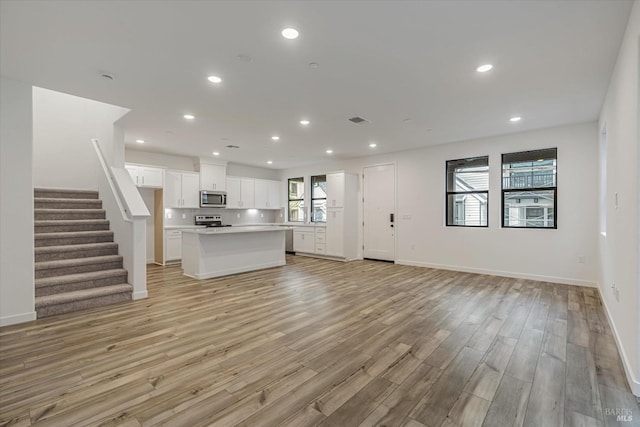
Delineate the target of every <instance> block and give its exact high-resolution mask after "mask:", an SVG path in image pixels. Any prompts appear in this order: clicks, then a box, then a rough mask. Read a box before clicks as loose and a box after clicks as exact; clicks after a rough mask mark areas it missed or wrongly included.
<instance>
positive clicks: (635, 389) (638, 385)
mask: <svg viewBox="0 0 640 427" xmlns="http://www.w3.org/2000/svg"><path fill="white" fill-rule="evenodd" d="M598 293H599V294H600V301H602V305H603V306H604V312H605V313H606V314H607V320H609V324H610V325H611V330H612V331H613V338H614V340H615V342H616V347H618V353H620V358H621V359H622V366H623V367H624V373H625V375H626V376H627V381H628V382H629V387H631V393H633V394H635V395H636V396H638V397H640V381H638V379H637V378H636V377H635V375H634V374H633V367H632V366H631V364H630V363H629V358H628V357H627V352H626V351H625V350H624V346H623V345H622V340H621V339H620V335H619V334H618V328H616V324H615V323H613V318H612V317H611V312H610V311H609V307H608V306H607V302H606V300H605V299H604V296H603V295H602V290H601V289H600V287H599V286H598Z"/></svg>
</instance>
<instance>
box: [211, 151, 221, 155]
mask: <svg viewBox="0 0 640 427" xmlns="http://www.w3.org/2000/svg"><path fill="white" fill-rule="evenodd" d="M212 154H213V155H214V156H219V155H220V153H218V152H217V151H214V152H213V153H212Z"/></svg>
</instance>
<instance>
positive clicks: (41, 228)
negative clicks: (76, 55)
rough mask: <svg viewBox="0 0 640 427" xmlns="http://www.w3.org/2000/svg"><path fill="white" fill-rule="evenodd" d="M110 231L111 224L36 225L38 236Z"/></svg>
mask: <svg viewBox="0 0 640 427" xmlns="http://www.w3.org/2000/svg"><path fill="white" fill-rule="evenodd" d="M108 229H109V224H64V225H36V226H35V228H34V230H35V233H36V234H39V233H40V234H42V233H65V232H69V231H104V230H108Z"/></svg>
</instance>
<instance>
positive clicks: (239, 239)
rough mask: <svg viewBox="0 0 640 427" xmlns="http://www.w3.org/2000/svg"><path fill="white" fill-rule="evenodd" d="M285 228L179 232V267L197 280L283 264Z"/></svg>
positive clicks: (235, 228)
mask: <svg viewBox="0 0 640 427" xmlns="http://www.w3.org/2000/svg"><path fill="white" fill-rule="evenodd" d="M287 229H288V227H279V226H247V227H221V228H208V229H205V230H197V229H194V230H183V231H182V268H183V270H184V274H185V275H187V276H189V277H194V278H196V279H208V278H211V277H219V276H226V275H229V274H236V273H242V272H245V271H253V270H260V269H263V268H270V267H277V266H281V265H285V264H286V259H285V250H284V249H285V233H286V231H287Z"/></svg>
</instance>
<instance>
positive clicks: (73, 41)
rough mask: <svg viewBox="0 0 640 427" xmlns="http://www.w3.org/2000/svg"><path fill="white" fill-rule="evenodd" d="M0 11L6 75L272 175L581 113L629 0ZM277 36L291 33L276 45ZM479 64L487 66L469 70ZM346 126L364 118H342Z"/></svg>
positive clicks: (49, 6) (88, 4)
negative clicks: (119, 113)
mask: <svg viewBox="0 0 640 427" xmlns="http://www.w3.org/2000/svg"><path fill="white" fill-rule="evenodd" d="M0 5H1V6H0V16H1V18H0V19H1V21H0V49H1V50H0V53H1V56H0V71H1V73H2V74H3V75H5V76H8V77H12V78H16V79H19V80H22V81H26V82H29V83H32V84H33V85H36V86H40V87H44V88H48V89H53V90H58V91H61V92H66V93H70V94H73V95H78V96H83V97H86V98H91V99H96V100H99V101H103V102H107V103H111V104H116V105H119V106H123V107H128V108H131V109H132V110H133V111H132V112H131V113H130V114H129V115H128V116H126V117H125V118H124V119H123V125H124V128H125V139H126V142H127V145H128V146H130V147H131V148H135V149H145V150H151V151H157V152H164V153H172V154H181V155H187V156H205V157H206V156H211V153H212V152H213V151H214V150H215V151H220V152H221V154H222V155H221V156H220V158H221V159H224V160H228V161H231V162H235V163H243V164H248V165H254V166H263V167H272V168H278V169H281V168H288V167H294V166H301V165H304V164H309V163H314V162H318V161H322V160H325V159H326V158H327V154H325V150H326V149H327V148H331V149H333V150H334V154H333V155H332V156H333V157H335V158H349V157H356V156H364V155H368V154H372V153H374V152H375V153H384V152H391V151H399V150H406V149H411V148H416V147H422V146H427V145H433V144H441V143H446V142H452V141H460V140H465V139H471V138H478V137H484V136H490V135H497V134H506V133H510V132H520V131H523V130H528V129H536V128H543V127H549V126H555V125H561V124H567V123H575V122H584V121H589V120H594V119H596V118H597V117H598V114H599V111H600V107H601V105H602V102H603V99H604V95H605V92H606V89H607V85H608V82H609V78H610V75H611V71H612V69H613V65H614V62H615V59H616V56H617V53H618V49H619V46H620V43H621V40H622V36H623V32H624V29H625V27H626V24H627V20H628V17H629V14H630V9H631V1H626V0H618V1H608V0H606V1H578V0H576V1H538V0H534V1H526V0H525V1H506V0H500V1H485V0H474V1H461V0H458V1H427V0H425V1H382V0H378V1H364V0H362V1H267V0H263V1H239V0H236V1H217V0H210V1H206V0H199V1H186V0H180V1H172V0H163V1H153V0H139V1H132V0H129V1H79V0H72V1H57V0H47V1H12V0H2V1H1V2H0ZM287 26H293V27H295V28H297V29H298V30H299V31H300V37H299V38H298V39H296V40H286V39H284V38H283V37H282V36H281V35H280V31H281V30H282V29H283V28H285V27H287ZM239 55H241V56H242V57H243V58H246V56H247V55H248V56H249V57H250V58H251V59H252V61H250V62H247V61H246V59H245V60H243V59H241V58H239V57H238V56H239ZM311 62H316V63H318V64H319V67H318V68H315V69H314V68H310V67H309V63H311ZM484 63H492V64H493V65H494V67H495V68H494V69H493V70H492V71H490V72H489V73H486V74H479V73H477V72H476V71H475V68H476V67H477V66H479V65H481V64H484ZM105 72H108V73H112V74H114V75H115V77H116V78H115V80H114V81H109V80H106V79H104V78H102V77H101V74H103V73H105ZM211 74H215V75H218V76H220V77H221V78H222V79H223V82H222V83H221V84H218V85H213V84H211V83H209V82H207V80H206V78H207V76H208V75H211ZM185 113H191V114H193V115H195V116H196V119H195V120H194V121H193V122H187V121H186V120H185V119H183V118H182V115H183V114H185ZM356 115H360V116H363V117H366V118H367V119H368V120H370V121H371V123H367V124H363V125H354V124H352V123H350V122H348V121H347V119H348V118H349V117H353V116H356ZM514 115H518V116H522V121H521V122H519V123H517V124H514V123H510V122H509V121H508V119H509V117H511V116H514ZM302 118H307V119H309V120H310V121H311V124H310V125H309V126H307V127H303V126H301V125H300V124H299V123H298V122H299V120H301V119H302ZM406 119H410V120H406ZM276 134H277V135H279V136H280V137H281V139H280V141H278V142H273V141H272V140H271V136H272V135H276ZM138 138H142V139H144V140H145V141H146V143H145V144H144V145H140V144H136V143H135V139H138ZM371 141H375V142H377V144H378V146H377V147H376V148H375V150H373V149H371V148H369V147H368V144H369V142H371ZM228 144H235V145H238V146H240V149H236V150H231V149H227V148H225V146H226V145H228ZM267 160H273V164H272V165H270V166H269V165H267V164H266V161H267Z"/></svg>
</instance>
